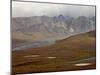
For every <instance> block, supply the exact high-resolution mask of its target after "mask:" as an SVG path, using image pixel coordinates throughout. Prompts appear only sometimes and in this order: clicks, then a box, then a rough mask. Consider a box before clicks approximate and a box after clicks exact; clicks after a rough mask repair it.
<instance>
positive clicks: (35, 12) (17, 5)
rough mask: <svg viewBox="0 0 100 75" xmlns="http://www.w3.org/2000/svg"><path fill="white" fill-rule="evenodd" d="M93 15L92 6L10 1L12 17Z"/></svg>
mask: <svg viewBox="0 0 100 75" xmlns="http://www.w3.org/2000/svg"><path fill="white" fill-rule="evenodd" d="M60 14H62V15H64V16H72V17H77V16H94V15H95V7H94V6H79V5H64V4H48V3H35V2H16V1H13V2H12V17H28V16H42V15H47V16H58V15H60Z"/></svg>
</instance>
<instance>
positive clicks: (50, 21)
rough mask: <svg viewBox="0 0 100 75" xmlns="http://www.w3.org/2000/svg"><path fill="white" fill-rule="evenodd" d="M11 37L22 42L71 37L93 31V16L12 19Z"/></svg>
mask: <svg viewBox="0 0 100 75" xmlns="http://www.w3.org/2000/svg"><path fill="white" fill-rule="evenodd" d="M11 27H12V37H13V38H15V39H23V40H30V41H32V40H41V39H48V38H49V39H53V40H54V39H55V40H57V39H63V38H65V37H69V36H71V35H75V34H80V33H85V32H89V31H92V30H94V29H95V16H93V17H91V18H88V17H86V16H79V17H77V18H73V17H70V16H63V15H58V16H54V17H49V16H45V15H43V16H31V17H14V18H12V25H11Z"/></svg>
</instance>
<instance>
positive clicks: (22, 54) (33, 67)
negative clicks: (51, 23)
mask: <svg viewBox="0 0 100 75" xmlns="http://www.w3.org/2000/svg"><path fill="white" fill-rule="evenodd" d="M95 56H96V34H95V31H91V32H87V33H82V34H78V35H75V36H71V37H69V38H66V39H63V40H59V41H56V42H55V44H52V45H48V46H44V47H38V48H30V49H24V50H18V51H12V64H13V65H12V66H13V68H12V72H13V74H18V73H36V72H51V71H66V70H84V69H95V68H96V65H95V64H96V59H95ZM80 63H90V65H86V66H75V64H80Z"/></svg>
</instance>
